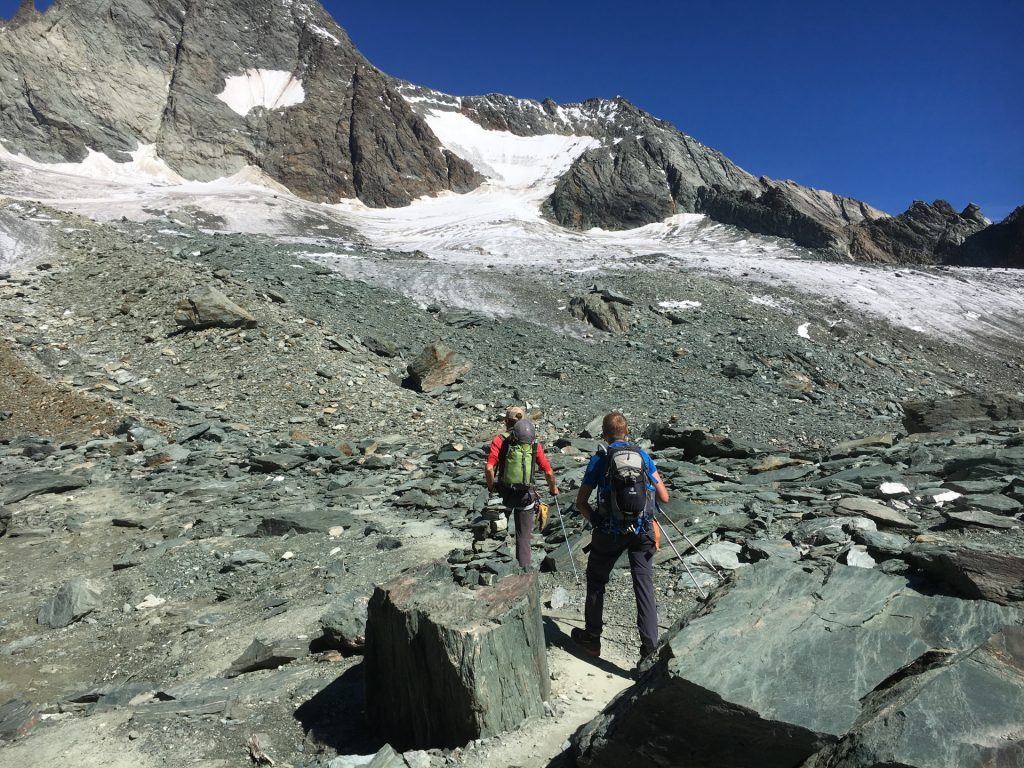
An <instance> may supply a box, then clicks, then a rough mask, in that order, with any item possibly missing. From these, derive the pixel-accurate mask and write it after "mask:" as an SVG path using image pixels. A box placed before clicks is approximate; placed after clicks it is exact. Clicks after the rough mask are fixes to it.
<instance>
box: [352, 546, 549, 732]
mask: <svg viewBox="0 0 1024 768" xmlns="http://www.w3.org/2000/svg"><path fill="white" fill-rule="evenodd" d="M540 602H541V601H540V588H539V584H538V580H537V575H536V574H535V573H530V574H520V575H518V576H509V577H507V578H504V579H501V580H500V581H498V582H497V583H496V584H495V586H493V587H483V588H481V589H477V590H472V591H471V590H466V589H462V588H460V587H457V586H456V585H455V583H454V581H453V580H452V575H451V571H450V569H449V567H448V565H447V564H446V563H444V562H434V563H428V564H426V565H424V566H420V567H418V568H415V569H412V570H410V571H407V572H406V573H405V574H404V575H402V576H400V577H398V578H396V579H393V580H392V581H390V582H388V583H386V584H384V585H381V586H379V587H377V589H376V590H375V592H374V594H373V597H372V598H371V600H370V605H369V613H368V621H367V627H366V630H367V631H366V651H365V658H364V669H365V674H366V715H367V718H368V719H369V721H370V722H373V723H375V724H376V725H377V730H378V733H379V734H380V735H381V736H382V737H383V738H384V739H386V740H387V742H388V743H389V744H392V745H394V746H395V747H397V748H399V749H402V750H406V749H430V748H434V747H442V748H451V747H455V746H461V745H464V744H466V743H467V742H469V741H472V740H474V739H479V738H487V737H489V736H493V735H496V734H499V733H502V732H504V731H506V730H509V729H511V728H515V727H517V726H518V725H519V724H520V723H521V722H522V721H523V720H525V719H526V718H528V717H542V716H543V714H544V706H543V703H544V701H545V699H547V697H548V694H549V686H550V679H549V676H548V666H547V653H546V650H545V646H544V633H543V628H542V624H541V612H540V608H541V606H540Z"/></svg>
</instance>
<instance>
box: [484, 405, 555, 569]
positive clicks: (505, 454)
mask: <svg viewBox="0 0 1024 768" xmlns="http://www.w3.org/2000/svg"><path fill="white" fill-rule="evenodd" d="M505 429H506V430H507V431H506V432H505V433H503V434H500V435H495V437H494V439H493V440H492V441H491V450H490V453H489V454H488V456H487V465H486V466H485V467H484V476H485V478H486V480H487V491H488V492H489V493H495V492H497V493H500V494H501V500H502V502H503V503H504V504H505V514H506V515H510V516H513V517H514V518H515V527H516V560H517V561H518V562H519V565H520V566H521V567H522V568H524V569H526V568H529V567H530V559H531V552H530V539H531V537H532V535H533V521H534V514H535V511H536V509H537V503H538V502H539V501H540V497H539V495H538V494H537V488H536V487H535V486H534V485H533V470H534V466H537V467H540V470H541V472H543V473H544V477H545V478H547V483H548V491H550V492H551V495H552V496H557V495H558V494H559V490H558V484H557V483H556V482H555V473H554V470H552V469H551V462H549V461H548V457H547V456H546V455H545V454H544V447H543V446H542V445H541V444H540V443H539V442H538V441H537V430H536V427H535V426H534V424H533V422H532V421H530V420H529V419H527V418H524V413H523V409H522V408H520V407H518V406H512V407H510V408H508V409H507V410H506V411H505Z"/></svg>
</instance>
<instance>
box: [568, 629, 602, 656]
mask: <svg viewBox="0 0 1024 768" xmlns="http://www.w3.org/2000/svg"><path fill="white" fill-rule="evenodd" d="M569 637H571V638H572V639H573V642H575V643H576V645H578V646H579V647H580V648H582V649H583V651H584V653H586V654H587V655H588V656H593V657H594V658H595V659H596V658H597V657H598V656H600V655H601V638H600V637H598V636H597V635H592V634H590V633H589V632H587V630H585V629H579V628H578V627H577V628H574V629H573V630H572V632H570V633H569Z"/></svg>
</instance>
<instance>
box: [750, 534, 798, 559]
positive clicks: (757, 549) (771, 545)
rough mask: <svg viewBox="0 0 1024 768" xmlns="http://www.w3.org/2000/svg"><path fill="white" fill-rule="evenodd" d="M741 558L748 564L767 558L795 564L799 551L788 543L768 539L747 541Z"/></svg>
mask: <svg viewBox="0 0 1024 768" xmlns="http://www.w3.org/2000/svg"><path fill="white" fill-rule="evenodd" d="M743 557H744V558H745V559H746V560H747V562H750V563H756V562H758V561H759V560H767V559H768V558H778V559H781V560H789V561H790V562H793V563H795V562H796V561H797V560H799V559H800V550H798V549H796V548H795V547H794V546H793V545H792V544H791V543H790V542H788V541H772V540H769V539H748V540H747V541H746V543H745V544H744V545H743Z"/></svg>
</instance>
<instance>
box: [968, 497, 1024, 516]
mask: <svg viewBox="0 0 1024 768" xmlns="http://www.w3.org/2000/svg"><path fill="white" fill-rule="evenodd" d="M957 501H958V502H959V504H961V505H963V506H965V507H971V508H974V509H980V510H982V511H984V512H992V513H993V514H996V515H1015V514H1017V513H1018V512H1020V511H1021V510H1024V504H1021V503H1020V502H1019V501H1017V500H1016V499H1011V498H1010V497H1009V496H1003V495H1002V494H1000V493H985V494H979V493H973V494H969V495H967V496H964V497H963V498H962V499H958V500H957Z"/></svg>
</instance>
